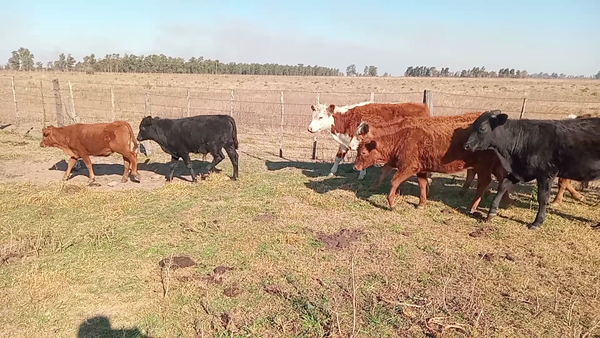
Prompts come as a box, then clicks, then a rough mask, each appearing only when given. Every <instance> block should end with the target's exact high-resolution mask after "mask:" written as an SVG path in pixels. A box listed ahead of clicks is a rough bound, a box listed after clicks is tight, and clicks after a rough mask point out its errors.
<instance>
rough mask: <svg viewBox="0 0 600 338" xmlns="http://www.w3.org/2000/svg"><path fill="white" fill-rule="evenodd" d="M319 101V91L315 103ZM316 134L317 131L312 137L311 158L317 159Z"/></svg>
mask: <svg viewBox="0 0 600 338" xmlns="http://www.w3.org/2000/svg"><path fill="white" fill-rule="evenodd" d="M320 101H321V92H317V104H319V103H320ZM317 135H318V133H315V136H314V137H313V148H312V159H313V160H316V159H317Z"/></svg>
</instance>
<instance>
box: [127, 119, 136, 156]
mask: <svg viewBox="0 0 600 338" xmlns="http://www.w3.org/2000/svg"><path fill="white" fill-rule="evenodd" d="M125 124H126V125H127V129H129V136H131V142H133V149H132V150H131V151H133V152H134V153H136V152H137V149H138V143H137V139H136V138H135V135H134V134H133V129H132V128H131V125H130V124H129V123H125Z"/></svg>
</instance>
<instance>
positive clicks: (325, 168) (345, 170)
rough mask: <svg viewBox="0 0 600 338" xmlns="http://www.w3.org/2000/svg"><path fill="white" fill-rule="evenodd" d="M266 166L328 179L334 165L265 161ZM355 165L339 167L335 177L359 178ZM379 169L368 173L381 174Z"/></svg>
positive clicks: (275, 169) (349, 164)
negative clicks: (294, 170)
mask: <svg viewBox="0 0 600 338" xmlns="http://www.w3.org/2000/svg"><path fill="white" fill-rule="evenodd" d="M265 166H266V167H267V170H269V171H277V170H282V169H287V168H294V169H300V170H301V172H302V174H303V175H304V176H306V177H310V178H317V177H326V176H327V175H329V172H330V171H331V167H332V166H333V163H331V162H300V161H291V160H288V161H269V160H266V161H265ZM353 167H354V163H345V164H340V165H339V166H338V170H337V172H336V173H335V177H342V178H349V179H356V178H357V177H358V173H359V171H358V170H354V168H353ZM379 170H380V169H379V168H368V169H367V173H369V172H371V171H373V172H377V173H379Z"/></svg>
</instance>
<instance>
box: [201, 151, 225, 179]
mask: <svg viewBox="0 0 600 338" xmlns="http://www.w3.org/2000/svg"><path fill="white" fill-rule="evenodd" d="M210 154H211V155H212V157H213V160H212V162H210V164H209V165H208V166H207V167H206V171H207V174H206V175H202V176H203V178H205V177H207V176H208V175H210V173H211V171H213V169H215V167H216V166H217V164H219V163H221V161H223V159H224V158H225V155H223V150H222V149H218V150H214V149H213V150H212V151H211V152H210Z"/></svg>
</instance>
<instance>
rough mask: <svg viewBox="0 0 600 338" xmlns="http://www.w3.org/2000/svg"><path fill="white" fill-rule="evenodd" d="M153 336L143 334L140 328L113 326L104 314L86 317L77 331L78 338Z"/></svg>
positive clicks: (137, 337)
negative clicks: (118, 327) (117, 327)
mask: <svg viewBox="0 0 600 338" xmlns="http://www.w3.org/2000/svg"><path fill="white" fill-rule="evenodd" d="M91 337H103V338H113V337H114V338H117V337H118V338H152V337H151V336H148V335H145V334H143V333H142V332H141V331H140V330H139V329H137V328H134V329H116V328H111V326H110V320H109V319H108V318H107V317H104V316H97V317H92V318H88V319H86V320H85V321H84V322H83V323H81V325H79V330H78V331H77V338H91Z"/></svg>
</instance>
